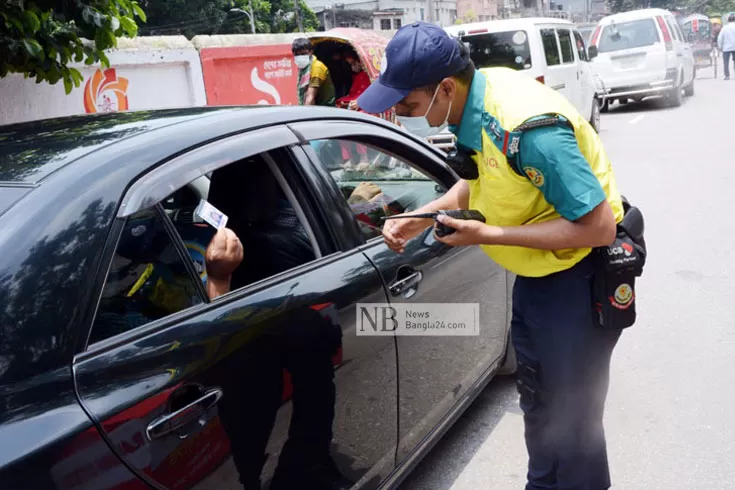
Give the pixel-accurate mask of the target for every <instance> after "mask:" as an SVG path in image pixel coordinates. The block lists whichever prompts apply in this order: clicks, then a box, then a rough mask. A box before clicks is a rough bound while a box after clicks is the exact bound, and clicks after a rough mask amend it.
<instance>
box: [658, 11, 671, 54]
mask: <svg viewBox="0 0 735 490" xmlns="http://www.w3.org/2000/svg"><path fill="white" fill-rule="evenodd" d="M656 21H657V22H658V26H659V27H660V28H661V32H662V33H663V35H664V44H665V45H666V51H671V50H672V49H673V46H672V44H671V33H670V32H669V28H668V27H667V26H666V21H664V18H663V17H656Z"/></svg>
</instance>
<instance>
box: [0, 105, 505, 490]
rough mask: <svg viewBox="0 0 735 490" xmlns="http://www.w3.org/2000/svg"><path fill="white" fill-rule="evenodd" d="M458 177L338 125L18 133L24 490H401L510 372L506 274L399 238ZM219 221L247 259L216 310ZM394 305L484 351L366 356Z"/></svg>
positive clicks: (10, 220) (14, 247) (6, 423)
mask: <svg viewBox="0 0 735 490" xmlns="http://www.w3.org/2000/svg"><path fill="white" fill-rule="evenodd" d="M442 155H443V154H442V153H440V152H439V151H438V150H436V149H434V148H432V147H431V146H429V145H428V144H426V143H425V142H423V141H421V140H419V139H417V138H414V137H413V136H410V135H408V134H407V133H405V132H404V131H403V130H401V129H400V128H398V127H396V126H394V125H391V124H389V123H387V122H384V121H382V120H380V119H378V118H375V117H372V116H368V115H361V114H358V113H355V112H352V111H344V110H338V109H327V108H289V107H255V108H250V107H238V108H194V109H181V110H166V111H151V112H129V113H116V114H101V115H94V116H80V117H69V118H62V119H55V120H44V121H36V122H33V123H24V124H17V125H12V126H5V127H0V230H1V232H0V482H1V483H0V486H1V487H2V488H3V490H14V489H22V490H36V489H63V490H72V489H74V490H76V489H94V490H108V489H118V490H123V489H124V490H129V489H142V488H162V489H172V490H173V489H175V490H178V489H189V488H192V489H198V490H207V489H217V490H230V489H243V488H244V489H248V490H249V489H260V488H271V489H274V490H277V489H315V490H319V489H338V488H350V487H353V488H389V487H395V486H397V485H398V484H399V482H400V480H401V479H402V477H403V476H405V474H406V472H407V471H408V470H409V469H410V468H412V467H413V466H414V465H415V463H417V462H418V460H419V459H420V457H421V456H423V455H424V454H425V453H426V452H427V451H428V450H429V449H430V447H431V446H432V445H433V444H434V443H435V442H436V441H437V439H438V437H440V436H441V434H442V433H443V432H444V431H445V430H446V429H447V428H448V427H449V426H450V425H451V424H452V423H453V421H454V420H456V418H457V417H458V416H459V415H460V414H461V412H462V411H463V410H464V409H465V408H466V407H467V406H468V404H469V403H470V402H471V401H472V399H473V398H474V397H475V396H476V395H477V394H478V393H479V392H480V390H482V388H483V387H484V386H485V384H486V383H487V382H488V381H489V380H490V378H491V377H492V376H493V375H494V374H497V373H499V372H500V371H503V370H505V371H512V369H513V359H512V356H508V359H506V352H507V345H508V338H509V334H508V325H509V315H510V311H509V298H510V295H509V290H510V287H511V280H510V278H509V277H508V274H507V273H506V272H505V271H503V270H502V269H501V268H500V267H499V266H497V265H496V264H495V263H493V262H492V261H491V260H489V259H488V258H487V256H486V255H485V254H484V253H483V252H482V251H481V250H480V249H479V248H477V247H463V248H451V247H447V246H445V245H443V244H441V243H440V242H437V241H436V240H435V239H434V237H433V233H432V230H431V229H428V230H427V231H426V233H424V234H423V235H421V236H420V237H418V238H416V239H414V240H413V241H412V242H410V244H409V246H407V248H406V251H405V253H403V254H397V253H394V252H392V251H391V250H389V249H388V248H387V247H386V245H385V244H384V243H383V240H382V238H381V232H380V228H381V226H382V223H383V221H382V218H383V217H384V216H385V215H388V214H395V213H402V212H408V211H412V210H415V209H417V208H418V207H420V206H422V205H424V204H425V203H427V202H428V201H430V200H433V199H435V198H436V197H437V196H439V195H440V194H442V193H444V192H445V191H446V189H448V188H449V187H450V186H451V185H452V184H453V183H454V182H455V181H456V179H457V177H456V175H455V174H454V173H453V172H451V170H449V168H448V167H447V166H446V165H445V163H444V162H443V157H442ZM202 199H205V200H207V201H208V202H209V203H211V204H212V205H214V206H215V207H216V208H217V209H219V210H220V211H222V212H223V213H225V214H226V215H227V216H228V223H227V228H229V229H231V230H233V231H234V232H235V234H236V235H237V236H238V237H239V238H240V240H241V242H242V244H243V249H244V258H243V260H242V263H241V264H240V266H239V267H238V268H237V269H236V270H235V272H234V273H233V275H232V283H231V290H230V292H229V293H227V294H225V295H223V296H219V297H217V298H216V299H214V300H211V299H209V297H208V295H207V289H206V287H205V285H206V281H207V265H206V261H205V258H204V254H205V249H206V247H207V245H208V243H209V241H210V240H211V239H212V236H213V235H214V233H215V229H214V228H212V227H211V226H209V225H207V224H206V222H203V221H202V220H201V219H200V218H199V217H198V216H197V215H196V214H195V210H196V208H197V206H198V205H199V204H200V202H201V200H202ZM386 302H416V303H447V302H450V303H451V302H461V303H479V305H480V331H479V337H478V336H444V337H436V336H396V335H392V334H390V333H389V334H388V335H358V332H357V330H358V328H359V327H358V315H357V313H356V304H357V303H386ZM383 333H385V332H383Z"/></svg>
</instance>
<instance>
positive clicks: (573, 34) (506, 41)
mask: <svg viewBox="0 0 735 490" xmlns="http://www.w3.org/2000/svg"><path fill="white" fill-rule="evenodd" d="M444 30H445V31H446V32H447V33H449V34H450V35H452V36H454V37H457V38H460V39H461V40H462V41H463V42H464V43H465V44H467V45H468V47H469V48H470V57H471V58H472V61H473V62H474V63H475V66H476V67H477V68H489V67H492V66H505V67H508V68H513V69H515V70H519V71H521V72H523V73H524V74H526V75H528V76H529V77H531V78H535V79H536V80H538V81H539V82H541V83H544V84H546V85H548V86H549V87H551V88H553V89H555V90H558V91H559V92H561V93H562V94H564V95H565V96H566V97H567V99H569V101H570V102H571V103H572V104H574V106H575V107H576V108H577V110H578V111H579V112H580V114H583V115H584V116H585V117H586V118H587V119H588V120H589V121H590V124H592V126H593V127H594V128H595V130H598V131H599V128H600V108H601V106H602V101H601V100H600V99H599V98H598V85H597V83H596V79H595V76H594V74H593V72H592V69H591V67H590V66H589V65H590V64H589V57H588V54H587V49H586V44H585V41H584V39H583V37H582V35H581V34H580V33H579V31H578V29H577V27H576V26H575V25H574V24H572V23H571V22H569V21H566V20H562V19H552V18H524V19H505V20H493V21H489V22H476V23H472V24H462V25H455V26H450V27H445V28H444ZM429 141H430V142H431V143H432V144H434V145H435V146H437V147H439V148H442V149H444V150H448V149H450V148H451V147H453V146H454V137H453V135H452V134H451V133H449V132H448V131H445V132H444V133H441V134H439V135H437V136H434V137H432V138H430V140H429Z"/></svg>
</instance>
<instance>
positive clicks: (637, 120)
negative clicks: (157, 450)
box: [630, 114, 646, 124]
mask: <svg viewBox="0 0 735 490" xmlns="http://www.w3.org/2000/svg"><path fill="white" fill-rule="evenodd" d="M644 117H646V115H645V114H641V115H639V116H636V117H634V118H633V119H631V120H630V124H638V123H639V122H640V121H641V119H643V118H644Z"/></svg>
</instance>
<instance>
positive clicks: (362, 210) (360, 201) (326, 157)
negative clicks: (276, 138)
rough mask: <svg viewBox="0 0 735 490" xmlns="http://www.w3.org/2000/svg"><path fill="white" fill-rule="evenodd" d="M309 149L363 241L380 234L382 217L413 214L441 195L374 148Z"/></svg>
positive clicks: (329, 143)
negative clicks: (333, 184) (331, 181)
mask: <svg viewBox="0 0 735 490" xmlns="http://www.w3.org/2000/svg"><path fill="white" fill-rule="evenodd" d="M311 146H312V148H314V151H316V153H317V155H318V156H319V161H320V162H321V164H322V165H323V166H324V167H325V168H326V169H327V171H329V173H330V175H331V176H332V179H334V181H335V182H336V184H337V185H338V186H339V188H340V190H341V191H342V195H343V197H344V198H345V200H346V201H347V203H348V204H349V206H350V209H351V210H352V212H353V213H354V214H355V217H356V218H357V222H358V225H359V226H360V229H361V230H362V233H363V236H365V238H366V239H370V238H374V237H377V236H380V235H381V234H382V232H381V230H382V228H383V225H384V224H385V223H384V221H383V219H382V218H383V217H385V216H392V215H395V214H401V213H406V212H410V211H415V210H416V209H418V208H420V207H422V206H424V205H425V204H428V203H429V202H430V201H433V200H434V199H436V198H437V197H439V196H440V194H441V193H439V192H438V191H437V187H436V184H435V183H434V181H433V180H432V179H430V178H429V177H427V176H426V175H424V174H423V173H421V172H419V171H418V170H416V169H415V168H413V167H412V166H411V165H409V164H408V163H406V162H404V161H402V160H399V159H397V158H395V157H393V156H391V155H389V154H387V153H384V152H382V151H381V150H379V149H377V148H374V147H371V146H367V145H364V144H362V143H357V142H355V141H348V140H319V141H312V142H311Z"/></svg>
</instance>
